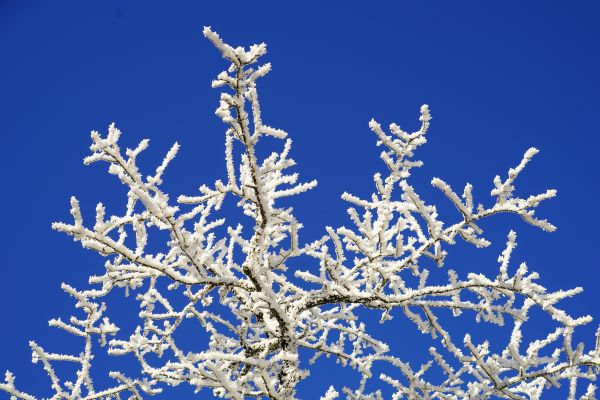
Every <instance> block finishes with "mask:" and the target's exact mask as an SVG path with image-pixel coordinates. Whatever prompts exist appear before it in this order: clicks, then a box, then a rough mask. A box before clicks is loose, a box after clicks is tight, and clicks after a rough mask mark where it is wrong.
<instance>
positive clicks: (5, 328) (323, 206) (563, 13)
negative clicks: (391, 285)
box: [0, 0, 600, 398]
mask: <svg viewBox="0 0 600 400" xmlns="http://www.w3.org/2000/svg"><path fill="white" fill-rule="evenodd" d="M257 3H259V2H238V1H231V2H227V5H219V4H220V2H218V1H211V2H204V1H196V2H192V1H179V2H157V1H144V2H141V1H140V2H124V1H112V0H107V1H102V2H99V1H96V2H91V1H88V2H83V1H14V0H13V1H11V0H3V1H2V2H0V129H1V137H2V147H3V155H2V157H0V171H1V177H2V186H3V189H2V196H1V197H0V208H1V210H2V230H1V231H0V235H1V236H2V238H1V241H0V243H1V246H2V252H3V255H4V256H3V259H2V269H3V274H2V279H1V280H0V310H1V312H2V322H1V323H0V325H1V326H2V328H0V343H2V345H1V346H0V371H4V370H6V369H11V370H12V371H13V372H14V373H16V375H17V382H21V383H22V384H23V385H22V387H23V388H27V389H30V390H31V391H33V392H36V393H42V394H44V393H48V392H47V390H48V389H47V388H48V386H49V384H48V382H47V381H46V380H44V379H43V377H44V375H43V372H42V369H41V367H39V366H35V367H34V368H32V367H31V364H30V352H29V348H28V347H27V340H29V339H35V340H36V341H38V342H39V343H40V344H42V345H44V346H45V347H46V348H48V349H51V350H64V351H67V350H68V347H65V344H66V342H67V340H66V339H69V338H68V337H67V336H66V335H65V334H63V333H61V332H53V330H52V329H50V328H48V326H47V320H48V319H49V318H52V317H58V316H62V317H65V316H67V315H69V313H70V312H71V305H72V302H71V301H70V299H69V298H68V297H67V296H66V295H65V294H64V293H63V292H62V291H61V290H60V287H59V286H60V282H63V281H66V282H69V283H72V284H74V285H76V286H77V285H80V286H81V285H83V284H84V282H85V280H86V277H87V276H88V275H90V274H96V273H100V271H101V270H102V264H103V261H102V260H101V258H100V257H98V256H96V255H95V254H91V253H90V252H88V251H84V250H83V249H81V248H80V247H79V245H78V244H76V243H74V242H73V241H72V240H70V239H69V238H67V237H65V236H63V235H61V234H58V233H55V232H53V231H51V230H50V223H51V222H52V221H56V220H69V218H70V217H69V214H68V209H69V205H68V199H69V197H70V196H71V195H73V194H75V195H77V196H78V197H79V198H80V201H81V203H82V204H83V211H84V213H85V214H87V215H88V216H90V217H92V216H93V208H94V206H95V203H96V202H97V201H104V202H106V203H108V204H109V205H110V204H114V205H115V206H116V205H119V204H121V203H122V201H121V199H122V197H120V196H122V195H123V189H122V188H121V187H120V185H119V184H118V183H117V182H116V181H115V180H114V179H113V177H110V176H108V175H107V174H106V173H105V169H104V167H100V166H92V167H84V166H83V165H82V162H81V159H82V158H83V157H84V156H85V155H86V154H87V148H88V146H89V143H90V139H89V131H90V130H92V129H97V130H101V131H104V130H105V129H106V127H107V126H108V124H109V123H111V122H113V121H114V122H116V123H117V126H119V127H120V128H121V129H122V130H123V132H124V136H123V143H124V144H128V145H129V146H133V145H135V144H136V143H137V141H139V140H140V139H141V138H144V137H148V138H150V139H151V150H150V152H149V155H148V156H147V158H146V160H148V164H146V165H147V166H148V167H149V168H153V167H154V165H155V163H156V162H158V161H159V160H160V158H161V155H162V154H163V153H164V152H165V151H166V150H167V149H168V148H169V147H170V145H171V144H172V143H173V142H174V141H176V140H177V141H179V142H180V144H181V145H182V151H181V152H180V154H179V156H178V158H177V160H176V161H175V162H174V163H173V164H172V166H171V167H170V169H169V171H168V173H167V175H166V180H167V181H168V183H167V188H168V189H169V190H170V191H171V192H172V193H173V194H174V195H177V194H180V193H185V194H193V193H195V191H196V189H197V187H198V186H199V185H200V184H202V183H211V182H213V181H214V180H215V179H217V178H222V177H224V172H225V166H224V162H223V160H222V154H223V137H224V135H223V132H224V126H223V124H222V122H221V121H220V120H219V119H218V118H217V117H215V116H214V114H213V112H214V109H215V107H216V106H217V103H218V91H217V90H214V89H211V88H210V81H211V80H212V79H213V78H214V77H215V75H216V73H218V72H219V71H221V70H222V69H223V68H224V67H225V66H226V64H225V62H224V60H223V59H222V58H221V57H220V55H219V54H218V52H217V51H216V50H215V49H214V48H213V47H212V46H211V45H210V43H208V41H207V40H205V39H204V38H203V36H202V33H201V31H202V26H204V25H210V26H212V27H213V28H214V29H215V30H217V31H218V32H219V33H220V34H221V35H222V36H223V37H224V38H225V39H226V40H227V41H228V42H229V43H230V44H234V45H238V44H240V45H249V44H252V43H256V42H261V41H264V42H266V43H267V44H268V49H269V54H268V55H267V59H268V61H270V62H271V63H272V64H273V68H274V70H273V72H272V73H271V74H270V75H269V76H268V77H267V78H266V79H264V80H263V82H262V87H261V98H262V105H263V109H264V119H265V121H266V122H267V123H268V124H270V125H272V126H275V127H278V128H283V129H286V130H287V131H288V132H289V133H290V135H291V137H293V138H294V141H295V147H294V149H293V156H294V158H295V160H296V161H297V162H298V164H299V167H298V171H299V172H300V173H301V175H302V176H303V177H304V179H305V180H308V179H313V178H317V179H318V180H319V186H318V188H317V189H316V190H314V191H312V192H311V193H308V194H305V195H303V198H302V199H301V200H302V201H299V202H298V203H296V204H295V208H296V210H297V211H296V212H297V215H298V217H299V218H300V219H301V220H302V221H303V222H304V224H305V226H306V229H305V233H304V235H305V236H304V237H305V239H306V240H311V239H314V238H316V237H317V236H319V235H320V234H321V233H323V226H324V225H325V224H327V225H332V226H340V225H342V224H347V223H348V222H347V221H348V220H347V218H346V215H345V208H346V205H344V204H343V202H342V201H341V200H340V198H339V196H340V194H341V193H342V192H343V191H344V190H348V191H350V192H353V193H356V194H363V195H364V194H367V193H370V191H371V190H372V183H371V182H372V180H371V177H372V175H373V173H374V172H376V171H378V170H380V169H381V167H382V164H381V162H380V160H379V159H378V149H377V148H376V147H375V138H374V136H373V135H372V134H371V133H370V132H369V130H368V127H367V123H368V121H369V120H370V119H371V118H372V117H374V118H376V119H377V120H378V121H380V122H381V123H383V124H385V125H387V124H389V123H390V122H392V121H395V122H397V123H399V124H400V125H401V126H403V127H406V128H407V129H413V128H416V127H417V125H418V124H417V122H418V121H417V118H418V109H419V106H420V105H421V104H423V103H427V104H429V105H430V108H431V110H432V115H433V121H432V128H431V130H430V133H429V143H428V144H427V145H426V146H425V147H424V148H423V149H422V150H421V154H420V156H421V159H423V160H424V161H425V163H426V166H425V167H424V168H422V169H421V170H420V171H419V172H418V173H416V174H415V175H414V179H413V184H414V186H415V187H416V188H417V190H419V191H420V192H421V193H422V196H423V197H424V198H425V199H427V200H428V201H429V202H432V203H435V204H440V210H441V212H442V215H446V216H447V217H446V221H448V222H451V221H454V218H457V216H456V215H455V214H453V213H452V207H450V206H449V205H448V204H447V202H446V200H445V199H444V198H443V197H442V196H441V195H440V194H439V193H436V192H435V191H434V190H433V189H431V188H430V185H429V181H430V179H431V178H432V177H433V176H439V177H441V178H443V179H444V180H446V181H447V182H449V183H450V184H452V185H453V186H455V187H457V188H458V187H462V186H463V185H464V183H465V182H467V181H469V182H471V183H473V184H474V186H475V195H476V196H477V198H478V199H479V201H481V202H487V204H489V201H490V198H489V191H490V189H491V187H492V179H493V177H494V175H495V174H497V173H502V174H505V173H506V170H507V169H508V168H509V167H511V166H514V165H516V163H518V161H519V160H520V157H521V156H522V154H523V152H524V151H525V150H526V149H527V148H528V147H531V146H535V147H538V148H539V149H540V150H541V153H540V154H539V155H538V156H537V157H536V159H535V160H534V162H533V163H532V164H530V166H529V167H528V169H527V170H526V172H525V173H524V175H523V176H522V177H521V179H520V180H519V181H518V182H517V188H518V193H520V194H522V195H528V194H534V193H538V192H540V191H542V190H544V189H546V188H548V187H554V188H556V189H558V193H559V194H558V198H556V199H554V200H552V201H550V202H549V203H548V204H545V205H544V206H542V207H540V209H539V211H538V212H539V213H541V214H542V215H543V216H545V217H548V218H549V219H550V220H551V221H552V222H553V223H554V224H555V225H557V226H558V231H557V232H556V233H553V234H547V233H543V232H541V231H539V230H537V229H534V228H532V227H530V226H528V225H526V224H524V223H523V222H522V221H521V220H520V219H518V218H517V217H513V216H508V217H507V216H501V217H498V218H496V219H494V220H493V221H492V220H490V221H489V222H488V223H486V224H485V225H484V228H486V229H487V232H488V237H490V238H491V239H492V240H493V241H494V244H493V246H492V247H491V248H489V249H485V250H476V249H467V248H466V247H460V246H459V248H457V249H456V251H455V252H453V251H452V250H453V249H449V251H450V254H451V256H450V258H449V261H448V262H449V264H450V265H451V266H452V267H453V268H455V269H457V270H458V271H460V272H463V273H464V272H466V271H469V270H477V271H486V272H489V273H490V274H492V273H495V271H496V269H497V263H496V258H497V255H498V253H499V252H500V251H501V249H502V247H503V243H504V242H505V235H506V233H507V232H508V230H509V229H510V228H515V230H516V231H517V233H518V235H519V247H518V250H517V252H516V254H515V261H519V262H520V261H523V260H527V262H528V265H529V266H530V269H532V270H535V271H539V272H540V274H541V275H542V281H541V282H542V283H543V284H544V285H546V286H547V287H549V288H553V289H556V288H571V287H574V286H579V285H583V286H584V287H585V288H586V291H585V292H584V293H583V294H582V295H579V296H578V297H577V299H574V300H570V301H568V302H566V303H565V306H566V307H567V309H568V310H569V311H571V312H572V313H573V314H574V315H581V314H584V313H589V314H592V315H593V316H594V317H595V318H596V319H597V320H598V319H600V307H599V304H600V301H599V300H598V292H599V291H600V271H599V268H600V261H599V260H598V257H597V255H596V252H597V249H598V245H597V240H598V226H599V224H600V216H599V213H598V204H599V202H598V198H599V195H600V189H599V185H598V174H599V172H600V168H599V166H598V165H599V164H598V161H599V160H598V146H599V144H600V140H599V135H600V128H599V127H598V122H597V121H598V117H597V115H598V112H599V111H598V110H600V96H599V90H600V75H599V72H598V71H600V51H599V50H598V43H599V40H600V24H599V23H598V18H599V17H600V12H599V11H600V6H599V5H598V3H597V2H594V1H577V0H576V1H568V2H566V1H537V2H533V1H531V2H524V1H503V2H482V1H461V2H449V1H422V2H416V1H413V2H408V1H405V2H392V1H388V2H377V5H373V4H368V2H364V1H363V2H331V3H329V4H321V2H315V1H303V2H294V3H295V4H296V5H291V2H290V4H288V2H272V4H267V3H264V2H260V5H259V4H257ZM322 3H325V2H322ZM373 3H374V2H373ZM232 218H236V217H234V216H232ZM232 224H235V219H232ZM127 301H128V302H131V303H133V298H130V299H129V300H127ZM115 304H116V303H115ZM127 307H128V306H126V305H123V306H122V308H120V307H119V306H115V307H114V310H113V312H114V313H115V314H116V315H117V316H119V315H120V316H121V317H123V316H126V315H127V314H126V310H129V311H127V312H130V311H131V310H134V309H133V308H131V307H130V308H127ZM465 318H466V319H463V320H462V321H465V320H469V321H470V319H469V317H465ZM394 323H395V322H394V321H392V322H391V323H390V324H389V325H388V326H386V329H387V332H388V333H389V332H393V334H394V335H395V337H394V338H393V339H391V342H392V345H393V346H396V348H401V347H402V344H403V343H404V342H403V339H402V338H403V337H408V338H410V339H411V340H417V341H418V340H419V335H418V334H414V333H411V334H407V336H404V335H405V334H404V332H403V331H402V329H400V328H399V327H394V325H393V324H394ZM597 323H598V321H596V322H595V323H594V325H596V324H597ZM402 326H405V327H407V326H408V325H402ZM541 326H542V325H541ZM542 327H543V326H542ZM475 329H480V328H479V327H476V328H475ZM482 329H483V328H482ZM594 329H595V328H592V327H590V329H588V330H587V331H584V332H583V333H584V334H585V335H582V337H581V338H582V339H583V338H584V337H585V339H586V340H587V341H588V343H590V342H591V339H592V334H593V330H594ZM415 346H416V345H415ZM425 348H426V347H425ZM408 357H410V356H408ZM119 361H120V360H119ZM102 368H103V367H102V366H100V369H101V370H102ZM314 375H315V376H314V380H313V381H311V383H310V385H304V386H303V387H302V392H301V395H303V396H304V398H314V396H316V395H317V393H321V394H322V392H323V391H324V389H325V388H326V387H327V386H328V384H329V382H330V381H332V382H334V381H336V379H337V380H339V379H338V377H337V375H336V373H335V369H334V368H331V367H330V366H329V364H327V365H325V364H323V365H320V366H319V367H318V368H317V370H316V371H315V374H314ZM40 378H41V379H40ZM182 393H189V392H187V391H184V392H182ZM179 396H180V398H181V396H183V395H182V394H179ZM184 397H185V396H184ZM163 398H169V396H165V397H163ZM317 398H318V397H317Z"/></svg>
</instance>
